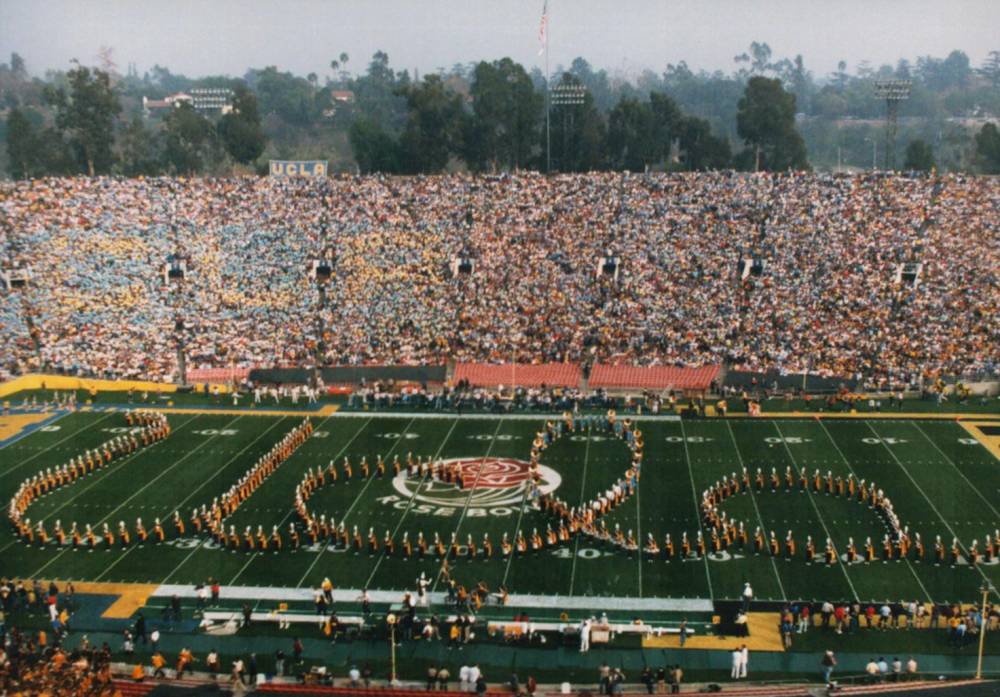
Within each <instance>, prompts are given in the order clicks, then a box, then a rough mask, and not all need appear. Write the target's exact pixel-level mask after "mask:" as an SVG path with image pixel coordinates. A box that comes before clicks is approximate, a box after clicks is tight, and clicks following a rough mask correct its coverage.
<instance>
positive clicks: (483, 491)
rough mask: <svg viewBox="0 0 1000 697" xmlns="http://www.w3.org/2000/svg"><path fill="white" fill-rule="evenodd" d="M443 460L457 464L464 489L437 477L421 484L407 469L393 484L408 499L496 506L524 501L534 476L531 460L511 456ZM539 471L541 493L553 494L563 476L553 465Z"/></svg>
mask: <svg viewBox="0 0 1000 697" xmlns="http://www.w3.org/2000/svg"><path fill="white" fill-rule="evenodd" d="M443 462H444V463H445V464H446V465H451V464H455V465H458V467H459V469H460V470H461V472H462V481H464V482H466V486H465V487H464V488H459V487H458V485H457V484H448V483H447V482H441V481H437V480H428V481H427V482H425V483H424V485H423V486H420V479H419V478H416V477H414V478H407V476H406V472H405V471H404V472H400V473H399V474H398V475H397V476H396V477H394V478H393V480H392V485H393V487H394V488H395V489H396V491H398V492H399V493H400V494H402V495H403V496H404V497H405V498H407V499H409V498H411V497H414V494H416V496H415V500H417V501H422V502H424V503H429V504H433V505H435V506H451V507H457V508H461V507H464V506H465V505H466V504H468V505H469V506H471V507H478V508H493V507H497V506H512V505H517V504H519V503H521V501H522V500H523V499H524V493H525V491H526V490H527V488H528V481H529V479H530V478H531V475H530V474H529V466H530V465H529V463H527V462H525V461H524V460H515V459H514V458H509V457H485V458H484V457H478V458H452V459H450V460H444V461H443ZM538 473H539V474H540V475H541V477H542V481H541V483H540V485H539V488H540V489H541V490H542V493H545V494H548V493H551V492H553V491H555V490H556V489H558V488H559V485H560V484H561V483H562V477H560V476H559V473H558V472H556V471H555V470H554V469H552V468H550V467H546V466H545V465H539V466H538ZM418 487H419V491H418Z"/></svg>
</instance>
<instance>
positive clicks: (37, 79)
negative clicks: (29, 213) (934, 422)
mask: <svg viewBox="0 0 1000 697" xmlns="http://www.w3.org/2000/svg"><path fill="white" fill-rule="evenodd" d="M97 62H98V63H99V65H98V66H96V67H92V66H86V65H82V64H79V63H76V62H74V63H73V64H72V65H70V66H68V67H67V69H66V70H65V71H50V72H48V73H46V74H45V75H44V76H33V75H32V74H31V73H30V66H27V65H25V62H24V60H23V59H21V57H20V56H19V55H18V54H16V53H14V54H12V55H11V57H10V60H9V62H6V63H2V64H0V140H2V141H3V142H4V143H5V144H6V147H4V148H2V153H0V176H6V177H14V178H18V177H37V176H44V175H49V174H55V175H61V174H90V175H101V174H112V175H123V176H138V175H156V174H175V175H198V174H201V175H222V174H229V173H241V172H242V173H248V172H264V171H266V164H267V161H268V160H269V159H324V160H329V162H330V170H331V171H334V172H336V171H346V172H355V171H360V172H388V173H399V174H417V173H436V172H444V171H462V170H465V171H474V172H502V171H511V170H515V169H526V168H527V169H538V170H541V171H545V169H546V168H547V166H548V163H549V162H551V169H552V171H562V172H578V171H590V170H602V169H612V170H628V171H645V170H700V169H718V168H734V169H739V170H755V169H767V170H785V169H789V168H791V169H799V170H801V169H815V170H823V171H837V170H849V169H863V168H869V167H871V166H872V162H873V159H876V160H877V161H878V163H879V166H882V163H883V159H882V153H884V147H885V132H884V126H883V118H884V114H885V103H884V102H883V101H881V100H879V99H878V98H877V97H876V94H875V88H874V84H875V81H876V80H881V79H905V80H910V81H912V89H911V94H910V98H909V99H908V100H906V101H904V102H903V103H902V104H901V106H900V110H899V130H898V136H897V139H896V150H897V152H898V153H899V154H900V156H899V157H897V160H898V161H897V167H901V168H903V167H905V168H912V169H914V170H919V171H928V170H930V169H932V168H934V169H938V170H943V171H969V172H983V173H992V172H997V171H1000V152H998V150H1000V146H998V145H997V141H998V137H997V135H996V133H997V129H996V126H995V125H994V124H995V123H996V122H997V121H998V120H1000V119H998V115H1000V51H993V52H991V53H990V55H989V57H988V58H987V60H986V61H985V62H984V63H983V64H982V65H981V66H978V67H974V66H972V65H971V64H970V61H969V59H968V57H967V56H966V55H965V54H964V53H963V52H961V51H959V50H955V51H952V52H951V53H949V54H948V55H947V56H945V57H943V58H937V57H932V56H922V57H919V58H917V59H916V61H914V62H910V61H909V60H905V59H902V60H900V61H898V63H897V64H896V65H882V66H878V67H875V66H872V65H869V64H868V63H866V62H861V63H859V64H857V65H855V66H853V68H851V69H849V67H848V64H847V62H846V61H842V62H841V63H840V64H839V65H838V68H837V70H836V71H834V72H833V73H831V74H829V75H816V74H814V73H813V72H812V71H810V70H809V69H808V67H807V66H806V65H805V63H804V61H803V58H802V56H801V55H799V56H794V57H792V58H777V57H775V56H773V55H772V51H771V49H770V47H769V46H768V45H767V44H766V43H758V42H753V43H752V44H751V45H750V47H749V48H748V50H747V51H746V52H745V53H741V54H740V55H737V56H735V57H734V59H733V68H732V70H731V71H730V72H728V73H725V72H722V71H715V72H711V73H709V72H707V71H695V70H694V69H692V68H691V67H689V66H688V65H687V64H686V63H684V62H681V63H679V64H676V65H674V64H669V65H667V66H666V68H665V69H664V70H663V72H661V73H657V72H655V71H652V70H647V71H644V72H642V73H641V74H638V75H628V76H623V75H618V74H612V73H609V72H608V71H607V70H603V69H595V68H594V67H592V66H591V65H590V64H589V63H588V62H587V61H586V60H585V59H584V58H577V59H575V60H574V61H573V62H572V63H571V64H570V65H569V66H568V67H564V66H558V67H557V68H556V70H554V71H553V74H552V84H553V85H564V86H567V85H573V86H578V87H580V88H582V97H581V98H580V99H579V100H578V102H574V103H571V104H553V105H552V106H551V108H550V110H549V133H548V135H549V138H548V139H546V118H545V116H546V93H545V76H544V74H542V73H541V72H540V71H539V70H538V69H537V68H536V69H530V70H529V69H528V68H526V67H525V66H523V65H520V64H518V63H516V62H515V61H513V60H511V59H510V58H502V59H498V60H491V61H480V62H477V63H469V64H456V65H454V66H452V67H451V68H450V69H444V68H442V69H440V70H438V71H436V72H435V73H433V74H428V75H423V76H419V75H411V74H410V73H409V72H408V71H406V70H402V71H398V70H396V69H394V68H393V67H392V64H391V62H390V59H389V56H388V55H387V54H386V53H384V52H382V51H377V52H376V53H375V54H374V55H373V56H372V57H371V59H370V60H369V61H368V63H367V65H365V66H363V67H358V68H357V69H356V70H355V65H356V64H355V62H354V61H352V59H351V57H350V56H348V55H347V54H346V53H340V54H338V55H337V56H336V57H335V58H333V59H331V61H330V72H329V73H328V74H326V75H324V76H320V75H317V74H316V73H310V74H308V75H306V76H300V75H295V74H292V73H290V72H287V71H282V70H280V69H279V68H278V67H277V66H264V67H261V68H250V69H248V70H247V71H246V72H245V73H244V75H243V76H241V77H238V78H234V77H229V76H206V77H200V78H189V77H187V76H184V75H177V74H174V73H172V72H171V71H170V70H169V69H168V68H166V67H163V66H154V67H153V68H152V69H150V70H149V71H146V72H144V73H143V74H142V75H139V74H138V72H137V71H135V70H134V69H132V68H130V69H129V70H127V71H126V73H125V74H124V75H122V74H120V73H119V72H118V71H117V70H116V68H115V66H114V63H113V62H112V61H111V60H110V51H107V50H102V53H101V55H100V56H99V60H98V61H97ZM199 88H224V89H227V90H230V91H231V95H232V97H231V104H230V106H231V109H228V110H227V111H226V112H225V113H222V114H213V113H208V114H206V113H203V112H202V111H200V110H198V109H195V108H192V107H191V105H190V104H181V103H177V104H176V105H175V108H171V109H166V110H162V109H161V110H157V111H156V113H154V111H153V110H151V109H144V98H145V99H147V100H163V99H164V98H167V97H170V96H171V95H176V94H178V93H185V92H188V91H190V90H195V89H199ZM547 142H548V143H551V151H550V152H547V151H546V144H547Z"/></svg>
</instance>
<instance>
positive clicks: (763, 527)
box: [726, 419, 788, 601]
mask: <svg viewBox="0 0 1000 697" xmlns="http://www.w3.org/2000/svg"><path fill="white" fill-rule="evenodd" d="M726 429H727V430H728V431H729V437H730V438H731V439H732V441H733V447H734V448H735V449H736V459H737V460H738V461H739V463H740V469H741V470H743V469H746V465H744V463H743V455H742V453H740V446H739V444H738V443H737V442H736V434H735V433H733V426H732V424H731V423H730V422H729V419H726ZM749 494H750V500H751V501H752V502H753V509H754V510H755V511H756V512H757V522H759V523H760V527H761V530H762V531H763V530H766V529H767V525H765V524H764V518H763V516H761V514H760V508H759V507H758V506H757V496H756V494H754V493H753V487H752V486H751V487H750V491H749ZM771 568H772V569H774V578H775V579H777V581H778V590H780V591H781V599H782V600H783V601H787V600H788V595H787V594H786V593H785V586H784V585H783V584H782V583H781V574H779V573H778V564H777V562H775V561H774V557H773V556H772V557H771Z"/></svg>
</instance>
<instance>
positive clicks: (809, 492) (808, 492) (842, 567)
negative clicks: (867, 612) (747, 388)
mask: <svg viewBox="0 0 1000 697" xmlns="http://www.w3.org/2000/svg"><path fill="white" fill-rule="evenodd" d="M771 424H772V425H773V426H774V430H775V431H777V432H778V436H779V437H780V438H781V442H782V443H783V444H784V446H785V452H787V453H788V459H789V460H791V461H792V467H794V468H795V469H796V470H798V469H799V465H798V463H797V462H796V461H795V456H794V455H792V449H791V448H789V447H788V441H787V440H785V436H784V435H783V434H782V433H781V428H780V427H779V426H778V422H777V421H772V422H771ZM806 496H807V498H808V499H809V503H811V504H812V506H813V510H814V511H816V517H817V518H819V522H820V525H822V526H823V530H824V531H825V532H826V537H827V539H828V540H830V544H833V535H831V534H830V528H828V527H827V526H826V520H825V519H824V518H823V514H822V513H820V512H819V506H817V505H816V500H815V499H814V498H813V493H812V490H811V489H810V488H809V487H808V486H807V487H806ZM833 553H834V554H836V555H837V566H839V567H840V570H841V571H842V572H843V573H844V578H845V579H847V585H848V586H850V587H851V593H852V594H853V595H854V599H855V600H856V601H857V602H861V598H860V597H858V591H857V590H856V589H855V588H854V582H853V581H851V575H850V574H849V573H847V569H846V568H845V567H846V565H845V564H844V563H843V562H842V561H841V560H840V555H839V554H837V546H836V545H834V547H833Z"/></svg>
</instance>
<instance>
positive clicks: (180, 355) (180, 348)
mask: <svg viewBox="0 0 1000 697" xmlns="http://www.w3.org/2000/svg"><path fill="white" fill-rule="evenodd" d="M169 237H170V243H171V246H172V247H173V249H174V253H173V254H170V255H168V256H167V260H166V263H164V264H163V269H162V273H163V283H164V284H165V285H166V286H167V287H168V288H169V289H170V291H169V292H170V297H171V305H172V309H173V311H174V345H175V348H176V350H177V379H178V381H179V383H180V384H181V385H186V384H187V356H186V352H185V348H186V342H185V339H184V278H185V276H186V275H187V271H188V268H187V259H186V257H185V255H184V253H183V251H182V249H181V246H180V240H179V237H178V230H177V225H176V224H171V226H170V234H169Z"/></svg>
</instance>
